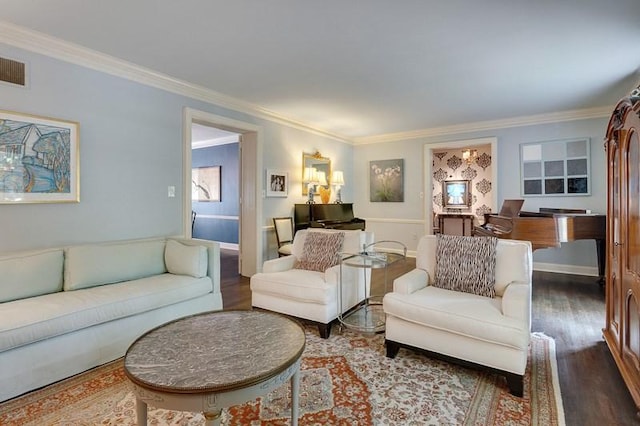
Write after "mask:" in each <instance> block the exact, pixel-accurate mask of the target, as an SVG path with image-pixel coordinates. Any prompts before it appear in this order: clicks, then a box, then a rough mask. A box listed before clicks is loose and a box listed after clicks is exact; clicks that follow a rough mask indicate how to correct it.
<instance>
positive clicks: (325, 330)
mask: <svg viewBox="0 0 640 426" xmlns="http://www.w3.org/2000/svg"><path fill="white" fill-rule="evenodd" d="M318 332H319V333H320V337H322V338H323V339H328V338H329V335H330V334H331V323H329V324H318Z"/></svg>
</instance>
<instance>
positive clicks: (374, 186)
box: [369, 159, 404, 203]
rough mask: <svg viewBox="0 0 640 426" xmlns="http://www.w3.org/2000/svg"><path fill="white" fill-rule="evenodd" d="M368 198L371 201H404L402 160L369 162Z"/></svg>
mask: <svg viewBox="0 0 640 426" xmlns="http://www.w3.org/2000/svg"><path fill="white" fill-rule="evenodd" d="M369 200H370V201H371V202H378V203H387V202H403V201H404V160H403V159H398V160H377V161H370V162H369Z"/></svg>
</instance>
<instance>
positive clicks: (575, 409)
mask: <svg viewBox="0 0 640 426" xmlns="http://www.w3.org/2000/svg"><path fill="white" fill-rule="evenodd" d="M237 261H238V260H237V256H236V252H234V251H230V250H221V289H222V298H223V303H224V307H225V309H249V308H250V307H251V291H250V289H249V278H246V277H242V276H240V275H239V274H238V266H237ZM413 268H415V259H412V258H408V259H407V260H406V261H405V262H399V263H397V264H395V265H392V267H390V269H389V271H388V274H389V275H388V277H389V279H390V280H393V278H395V277H396V276H398V275H400V274H402V273H404V272H406V271H409V270H411V269H413ZM383 284H384V275H383V272H382V271H381V270H374V273H373V276H372V285H373V287H374V288H380V287H381V286H382V285H383ZM532 320H533V324H532V330H533V331H534V332H543V333H545V334H546V335H548V336H550V337H553V338H554V339H555V342H556V357H557V360H558V372H559V378H560V389H561V393H562V400H563V404H564V411H565V419H566V424H567V425H569V426H585V425H601V426H604V425H640V418H639V417H638V416H637V409H636V406H635V404H634V402H633V399H632V398H631V395H630V394H629V392H628V390H627V388H626V386H625V385H624V382H623V380H622V377H621V376H620V373H619V372H618V370H617V368H616V366H615V362H614V361H613V358H612V357H611V354H610V353H609V349H608V348H607V345H606V344H605V342H604V340H603V339H602V332H601V330H602V327H603V326H604V289H603V288H601V287H600V286H599V285H598V284H597V279H596V278H595V277H584V276H579V275H567V274H557V273H550V272H534V274H533V312H532Z"/></svg>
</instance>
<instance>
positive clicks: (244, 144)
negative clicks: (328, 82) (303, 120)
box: [183, 108, 262, 277]
mask: <svg viewBox="0 0 640 426" xmlns="http://www.w3.org/2000/svg"><path fill="white" fill-rule="evenodd" d="M193 124H196V125H202V126H206V127H214V128H217V129H221V130H223V131H226V132H231V133H235V134H238V135H240V136H239V160H240V161H239V167H238V169H239V170H238V186H239V194H240V195H239V204H240V208H239V215H238V230H239V235H238V271H239V273H240V274H241V275H242V276H245V277H250V276H251V275H253V274H255V273H256V272H258V270H259V268H260V265H262V250H261V247H262V232H260V231H261V227H260V226H259V224H260V222H259V221H260V220H261V218H262V199H261V197H259V194H260V191H258V189H257V188H262V174H261V173H258V170H260V169H261V167H262V158H261V155H260V154H261V149H262V148H261V143H260V141H261V138H262V128H261V127H260V126H256V125H254V124H251V123H245V122H241V121H237V120H233V119H229V118H226V117H222V116H218V115H214V114H210V113H207V112H204V111H199V110H194V109H191V108H185V109H184V126H183V160H184V178H183V183H184V185H183V189H184V191H183V194H184V197H183V198H184V199H183V210H184V211H183V230H184V235H185V236H187V237H191V236H192V228H191V198H192V195H191V189H192V187H191V164H192V152H191V148H192V147H191V140H192V126H193ZM196 220H197V219H196Z"/></svg>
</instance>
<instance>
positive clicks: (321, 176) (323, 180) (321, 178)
mask: <svg viewBox="0 0 640 426" xmlns="http://www.w3.org/2000/svg"><path fill="white" fill-rule="evenodd" d="M316 182H317V183H318V184H319V185H326V184H327V175H326V174H325V172H317V173H316Z"/></svg>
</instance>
